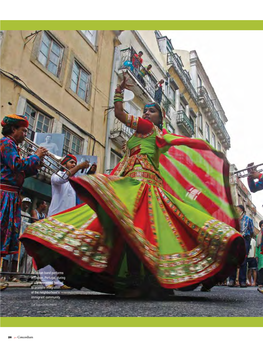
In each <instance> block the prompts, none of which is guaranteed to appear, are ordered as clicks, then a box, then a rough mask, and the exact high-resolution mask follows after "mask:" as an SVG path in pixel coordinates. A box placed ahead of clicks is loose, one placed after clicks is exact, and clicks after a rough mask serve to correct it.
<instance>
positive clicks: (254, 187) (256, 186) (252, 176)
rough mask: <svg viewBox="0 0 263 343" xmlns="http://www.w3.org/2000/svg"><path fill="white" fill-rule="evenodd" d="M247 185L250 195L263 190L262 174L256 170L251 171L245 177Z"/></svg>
mask: <svg viewBox="0 0 263 343" xmlns="http://www.w3.org/2000/svg"><path fill="white" fill-rule="evenodd" d="M256 179H258V181H257V182H255V180H256ZM247 183H248V187H249V189H250V191H251V192H252V193H256V192H258V191H261V190H262V189H263V174H262V173H260V172H258V171H257V170H253V171H252V172H251V173H249V175H248V177H247Z"/></svg>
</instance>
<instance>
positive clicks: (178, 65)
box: [167, 52, 198, 104]
mask: <svg viewBox="0 0 263 343" xmlns="http://www.w3.org/2000/svg"><path fill="white" fill-rule="evenodd" d="M167 64H168V65H169V64H172V65H173V67H174V69H175V70H176V72H177V74H178V76H179V77H180V79H181V81H182V82H183V84H184V86H185V88H186V89H187V91H188V93H189V94H190V95H191V97H192V99H193V100H194V101H195V103H196V104H197V101H198V95H197V93H196V90H195V89H194V87H193V85H192V83H191V79H190V75H189V73H188V72H187V71H186V70H185V69H184V68H183V62H182V60H181V58H180V57H179V56H178V55H177V54H176V53H174V52H170V53H168V54H167Z"/></svg>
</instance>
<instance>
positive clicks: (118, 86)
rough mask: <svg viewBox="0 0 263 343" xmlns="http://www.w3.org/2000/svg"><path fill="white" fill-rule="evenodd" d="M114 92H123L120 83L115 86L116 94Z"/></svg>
mask: <svg viewBox="0 0 263 343" xmlns="http://www.w3.org/2000/svg"><path fill="white" fill-rule="evenodd" d="M116 93H120V94H123V89H121V86H120V85H117V88H116V89H115V94H116Z"/></svg>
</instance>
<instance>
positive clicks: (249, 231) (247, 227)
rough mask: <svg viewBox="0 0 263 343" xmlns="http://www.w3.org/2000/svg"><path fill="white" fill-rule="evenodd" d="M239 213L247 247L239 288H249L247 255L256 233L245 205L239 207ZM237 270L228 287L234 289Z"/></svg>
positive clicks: (241, 230)
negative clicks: (246, 212)
mask: <svg viewBox="0 0 263 343" xmlns="http://www.w3.org/2000/svg"><path fill="white" fill-rule="evenodd" d="M237 211H238V214H239V216H240V228H241V229H240V233H241V234H242V235H243V238H244V240H245V247H246V257H245V260H244V262H243V263H242V264H241V266H240V268H239V286H240V287H247V255H248V252H249V248H250V241H251V237H252V235H253V232H254V224H253V220H252V219H251V218H249V217H248V216H247V215H246V214H245V208H244V206H243V205H238V206H237ZM236 275H237V269H236V270H235V271H234V272H233V274H232V275H230V277H229V282H228V287H234V286H235V281H236Z"/></svg>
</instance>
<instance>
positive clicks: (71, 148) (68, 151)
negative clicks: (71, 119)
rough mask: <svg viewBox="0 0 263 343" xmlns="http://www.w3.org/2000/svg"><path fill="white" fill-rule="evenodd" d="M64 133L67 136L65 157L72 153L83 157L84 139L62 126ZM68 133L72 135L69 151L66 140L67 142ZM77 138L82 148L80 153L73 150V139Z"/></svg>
mask: <svg viewBox="0 0 263 343" xmlns="http://www.w3.org/2000/svg"><path fill="white" fill-rule="evenodd" d="M62 133H63V134H64V135H65V138H64V144H63V155H66V153H72V154H73V155H82V151H83V144H84V139H83V138H82V137H80V136H79V135H77V134H75V133H74V132H73V131H71V130H70V129H69V128H68V127H67V126H65V125H63V126H62ZM66 133H69V134H70V139H69V149H68V146H67V145H66V140H67V135H66ZM74 137H76V138H78V139H79V140H80V148H79V151H77V150H74V149H73V147H72V146H73V143H74V141H73V138H74Z"/></svg>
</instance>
